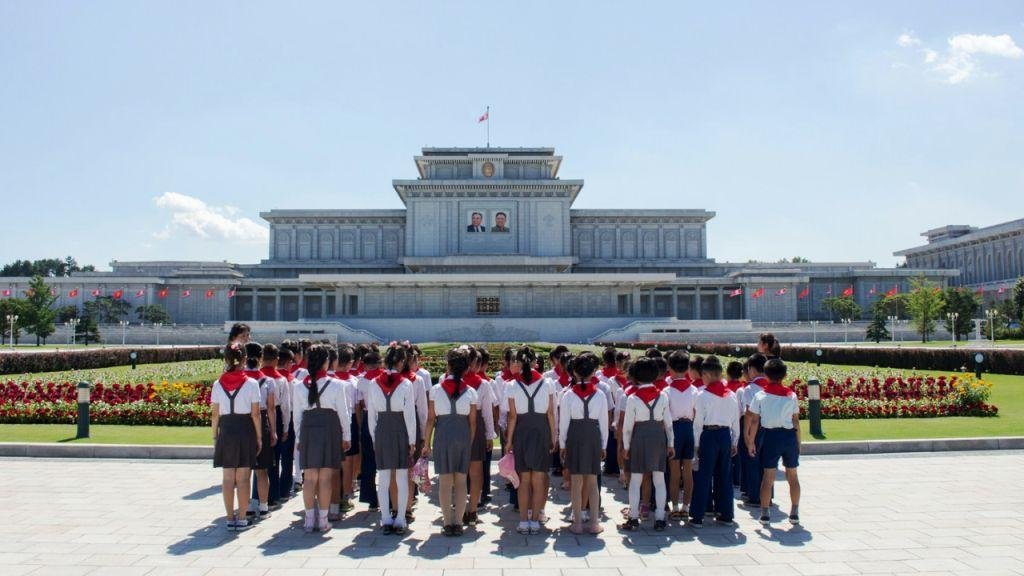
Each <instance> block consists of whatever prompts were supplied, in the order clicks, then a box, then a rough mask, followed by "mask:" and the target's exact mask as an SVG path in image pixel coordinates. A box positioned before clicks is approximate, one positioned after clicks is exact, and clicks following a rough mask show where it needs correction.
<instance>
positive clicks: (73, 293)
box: [68, 288, 78, 298]
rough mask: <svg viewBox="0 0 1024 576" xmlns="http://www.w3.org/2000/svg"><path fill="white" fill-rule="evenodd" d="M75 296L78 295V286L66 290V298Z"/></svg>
mask: <svg viewBox="0 0 1024 576" xmlns="http://www.w3.org/2000/svg"><path fill="white" fill-rule="evenodd" d="M77 297H78V288H72V289H71V290H69V291H68V298H77Z"/></svg>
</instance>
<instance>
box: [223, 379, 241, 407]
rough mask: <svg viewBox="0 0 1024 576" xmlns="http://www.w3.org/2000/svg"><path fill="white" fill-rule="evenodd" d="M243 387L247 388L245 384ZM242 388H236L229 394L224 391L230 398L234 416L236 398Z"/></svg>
mask: <svg viewBox="0 0 1024 576" xmlns="http://www.w3.org/2000/svg"><path fill="white" fill-rule="evenodd" d="M242 386H245V384H242ZM242 386H239V387H238V388H235V390H234V392H228V391H227V390H225V391H224V393H225V394H227V396H228V402H229V405H230V407H231V413H232V414H234V413H235V396H238V393H239V392H240V391H241V390H242Z"/></svg>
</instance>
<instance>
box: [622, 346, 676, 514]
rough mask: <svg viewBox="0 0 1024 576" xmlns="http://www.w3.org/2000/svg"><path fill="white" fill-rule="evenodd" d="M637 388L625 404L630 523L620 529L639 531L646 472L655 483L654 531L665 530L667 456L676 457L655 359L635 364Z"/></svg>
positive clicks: (624, 434)
mask: <svg viewBox="0 0 1024 576" xmlns="http://www.w3.org/2000/svg"><path fill="white" fill-rule="evenodd" d="M633 376H634V378H636V381H637V386H636V387H635V389H634V390H633V393H632V394H631V395H630V396H629V399H628V400H627V402H626V410H625V419H624V420H623V424H622V446H623V449H624V450H625V451H626V459H627V460H628V463H629V473H630V476H631V478H630V481H629V520H627V521H626V522H625V523H624V524H622V526H621V529H623V530H628V531H633V530H637V529H639V528H640V485H641V483H642V481H643V476H644V474H645V473H648V472H649V473H650V474H651V481H652V483H653V484H654V498H655V508H654V529H655V530H657V531H662V530H664V529H665V527H666V523H665V468H666V458H665V456H666V454H667V455H668V458H669V459H671V458H673V457H674V456H675V448H674V437H673V434H672V413H671V411H670V410H669V407H668V396H667V395H666V394H665V393H664V392H661V391H659V390H658V389H657V388H656V387H655V386H654V381H655V380H656V379H657V378H658V364H657V362H655V360H654V359H653V358H639V359H637V361H636V363H635V364H634V365H633Z"/></svg>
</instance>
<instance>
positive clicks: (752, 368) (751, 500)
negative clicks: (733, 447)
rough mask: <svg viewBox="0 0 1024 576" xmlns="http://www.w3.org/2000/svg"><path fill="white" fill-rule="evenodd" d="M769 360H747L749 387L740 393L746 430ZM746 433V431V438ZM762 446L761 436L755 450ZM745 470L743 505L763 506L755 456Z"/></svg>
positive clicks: (755, 356)
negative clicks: (766, 363) (765, 365)
mask: <svg viewBox="0 0 1024 576" xmlns="http://www.w3.org/2000/svg"><path fill="white" fill-rule="evenodd" d="M767 361H768V358H767V357H766V356H765V355H764V354H752V355H751V356H750V358H748V359H747V385H746V386H744V387H743V390H742V391H740V413H741V414H742V415H743V416H742V418H743V427H744V430H746V429H748V428H749V427H750V417H751V415H750V410H748V407H749V406H750V403H751V402H752V401H753V400H754V397H755V396H757V393H758V392H760V391H761V390H764V385H765V384H766V383H767V380H766V379H765V377H764V364H765V362H767ZM745 436H746V432H745V431H744V437H745ZM760 445H761V434H758V435H757V436H755V437H754V449H755V450H756V449H757V447H758V446H760ZM743 462H744V469H743V473H742V475H741V477H740V491H741V492H743V494H744V499H743V505H744V506H746V507H748V508H752V509H755V508H759V507H760V506H761V473H762V470H761V464H760V462H759V461H758V459H757V458H756V455H755V456H750V457H749V458H744V459H743Z"/></svg>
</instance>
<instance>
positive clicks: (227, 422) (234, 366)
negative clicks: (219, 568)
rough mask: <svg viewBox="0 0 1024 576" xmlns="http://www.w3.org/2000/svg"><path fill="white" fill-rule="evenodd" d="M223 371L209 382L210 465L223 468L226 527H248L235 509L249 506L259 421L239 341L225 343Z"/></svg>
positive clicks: (255, 394)
mask: <svg viewBox="0 0 1024 576" xmlns="http://www.w3.org/2000/svg"><path fill="white" fill-rule="evenodd" d="M224 362H225V364H226V365H227V371H226V372H224V374H222V375H221V377H220V378H218V379H217V381H216V382H214V383H213V390H212V391H211V393H210V409H211V411H212V412H211V416H210V420H211V424H212V426H213V442H214V448H213V467H214V468H223V474H222V479H221V493H222V495H223V497H224V509H225V511H226V512H227V529H228V530H230V531H241V530H248V529H249V528H251V527H252V522H251V521H249V519H248V518H245V513H244V512H242V518H241V519H239V514H238V513H237V512H236V511H235V503H234V496H235V494H236V493H237V495H238V509H239V510H242V511H244V510H247V509H248V508H249V471H250V470H251V469H252V468H253V466H255V465H256V456H257V454H258V453H259V450H260V446H261V445H262V442H263V439H262V438H261V436H260V434H261V432H260V431H261V429H262V426H261V424H260V388H259V384H257V383H256V381H255V380H253V379H252V378H249V377H248V376H247V375H246V374H245V372H244V371H243V370H242V369H243V367H244V362H245V349H244V348H243V346H242V345H241V344H238V343H233V344H228V345H227V347H226V348H225V349H224Z"/></svg>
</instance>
